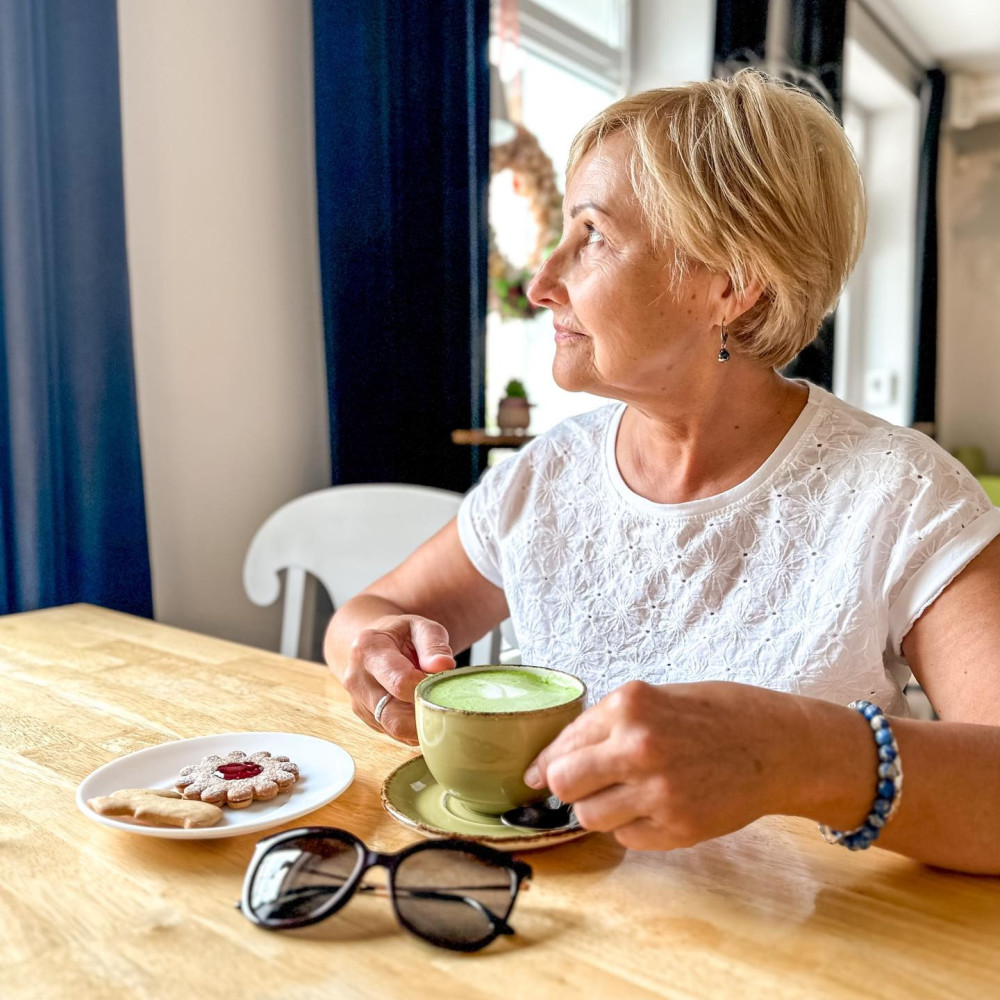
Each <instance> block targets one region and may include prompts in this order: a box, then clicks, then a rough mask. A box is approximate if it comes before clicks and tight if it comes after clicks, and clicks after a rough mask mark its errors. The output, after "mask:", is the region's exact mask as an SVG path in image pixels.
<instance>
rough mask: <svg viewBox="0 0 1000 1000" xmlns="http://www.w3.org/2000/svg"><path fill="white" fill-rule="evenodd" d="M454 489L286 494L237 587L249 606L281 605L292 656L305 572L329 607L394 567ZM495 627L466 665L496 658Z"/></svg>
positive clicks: (437, 518)
mask: <svg viewBox="0 0 1000 1000" xmlns="http://www.w3.org/2000/svg"><path fill="white" fill-rule="evenodd" d="M461 502H462V494H461V493H452V492H451V491H449V490H438V489H431V488H430V487H427V486H408V485H401V484H395V483H374V484H365V485H357V486H332V487H330V488H329V489H325V490H317V491H316V492H315V493H308V494H306V495H305V496H301V497H298V498H297V499H295V500H290V501H289V502H288V503H286V504H285V505H284V506H282V507H279V508H278V510H276V511H275V512H274V513H273V514H272V515H271V516H270V517H269V518H268V519H267V520H266V521H265V522H264V523H263V524H262V525H261V527H260V528H259V529H258V530H257V533H256V534H255V535H254V538H253V541H252V542H251V543H250V548H249V549H248V550H247V555H246V560H245V561H244V563H243V586H244V588H245V590H246V592H247V596H248V597H249V598H250V600H251V601H253V602H254V603H255V604H259V605H261V606H266V605H269V604H273V603H274V602H275V601H276V600H277V599H278V597H279V595H280V594H281V577H280V575H279V574H280V572H281V570H285V604H284V609H283V612H282V619H281V647H280V650H281V652H282V653H283V654H284V655H285V656H298V654H299V642H300V634H301V630H302V611H303V601H304V596H305V585H306V574H307V573H308V574H310V575H311V576H314V577H315V578H316V579H317V580H319V582H320V583H321V584H322V585H323V586H324V587H325V588H326V591H327V593H328V594H329V595H330V600H331V601H332V603H333V607H334V610H336V609H337V608H339V607H340V606H341V605H342V604H344V602H345V601H347V600H349V599H350V598H351V597H354V596H355V594H358V593H360V592H361V591H362V590H364V588H365V587H367V586H368V585H369V584H370V583H373V582H374V581H375V580H377V579H378V578H379V577H380V576H382V575H384V574H385V573H387V572H389V570H390V569H392V568H393V567H394V566H398V565H399V564H400V563H401V562H402V561H403V560H404V559H405V558H406V557H407V556H408V555H410V553H411V552H413V551H414V550H415V549H417V548H418V547H419V546H420V545H421V544H422V543H423V542H425V541H427V539H428V538H430V537H431V535H433V534H434V533H435V532H437V531H438V530H439V529H440V528H443V527H444V526H445V525H446V524H447V523H448V521H450V520H451V519H452V518H453V517H454V516H455V515H456V514H457V513H458V507H459V504H460V503H461ZM500 646H501V633H500V629H499V628H496V629H494V630H493V631H492V632H490V633H489V634H488V635H486V636H484V637H483V638H482V639H480V640H478V641H477V642H476V643H474V644H473V647H472V654H471V655H472V661H471V662H472V663H499V662H500V658H499V657H500Z"/></svg>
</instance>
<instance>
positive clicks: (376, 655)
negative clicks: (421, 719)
mask: <svg viewBox="0 0 1000 1000" xmlns="http://www.w3.org/2000/svg"><path fill="white" fill-rule="evenodd" d="M454 666H455V657H454V655H453V654H452V651H451V646H450V645H449V639H448V631H447V629H445V627H444V626H443V625H440V624H439V623H438V622H435V621H431V619H430V618H422V617H421V616H420V615H387V616H386V617H384V618H379V619H376V620H375V621H374V622H372V623H371V625H369V626H368V628H365V629H362V630H361V631H360V632H359V633H358V635H357V637H356V638H355V639H354V642H353V643H352V644H351V652H350V657H349V659H348V663H347V669H346V670H345V671H344V675H343V682H344V688H345V689H346V690H347V693H348V694H349V695H350V696H351V707H352V708H353V709H354V713H355V715H357V716H359V717H360V718H361V719H362V720H364V722H365V723H366V724H367V725H368V726H370V727H371V728H372V729H375V730H378V731H379V732H383V731H384V732H386V733H388V734H389V735H390V736H391V737H392V738H393V739H394V740H398V741H399V742H400V743H408V744H410V745H416V742H417V725H416V720H415V719H414V714H413V691H414V688H416V686H417V685H418V684H419V683H420V682H421V681H422V680H423V679H424V677H426V676H427V674H433V673H439V672H440V671H442V670H451V669H452V668H453V667H454ZM387 694H388V695H391V697H390V699H389V701H388V702H387V703H386V706H385V708H384V709H383V710H382V713H381V716H380V722H376V721H375V708H376V706H377V705H378V703H379V701H380V700H381V699H382V698H383V696H385V695H387Z"/></svg>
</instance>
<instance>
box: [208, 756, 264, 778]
mask: <svg viewBox="0 0 1000 1000" xmlns="http://www.w3.org/2000/svg"><path fill="white" fill-rule="evenodd" d="M263 770H264V768H262V767H261V766H260V764H255V763H254V762H253V761H252V760H245V761H243V762H242V763H240V764H220V765H219V766H218V767H217V768H216V769H215V773H216V774H217V775H218V776H219V777H220V778H224V779H225V780H226V781H239V780H240V778H253V777H256V776H257V775H258V774H260V772H261V771H263Z"/></svg>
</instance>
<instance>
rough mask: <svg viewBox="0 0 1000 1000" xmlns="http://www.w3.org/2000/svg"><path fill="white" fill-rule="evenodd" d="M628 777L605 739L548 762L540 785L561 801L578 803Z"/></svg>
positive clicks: (618, 755) (619, 757) (618, 757)
mask: <svg viewBox="0 0 1000 1000" xmlns="http://www.w3.org/2000/svg"><path fill="white" fill-rule="evenodd" d="M542 752H543V753H545V751H542ZM628 777H629V776H628V774H627V769H626V768H625V767H624V766H623V761H622V760H621V756H620V754H619V753H617V752H616V751H615V750H613V749H612V747H611V745H610V744H609V743H608V742H606V741H605V742H601V743H598V744H590V745H588V746H585V747H581V748H580V749H579V750H573V751H572V752H570V753H566V754H562V755H560V756H558V757H556V758H554V759H553V760H551V761H549V763H548V764H547V765H546V767H545V778H546V780H545V782H544V784H545V785H547V786H548V787H549V789H550V790H551V791H552V792H553V793H554V794H555V795H558V796H559V798H561V799H562V800H563V802H579V801H580V800H582V799H585V798H587V796H589V795H596V794H597V793H598V792H601V791H602V790H604V789H606V788H609V787H611V786H614V785H618V784H619V783H620V782H622V781H625V780H627V779H628Z"/></svg>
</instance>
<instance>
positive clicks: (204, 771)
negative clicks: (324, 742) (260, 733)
mask: <svg viewBox="0 0 1000 1000" xmlns="http://www.w3.org/2000/svg"><path fill="white" fill-rule="evenodd" d="M298 776H299V768H298V765H297V764H293V763H292V762H291V761H290V760H289V759H288V758H287V757H272V756H271V755H270V754H269V753H268V752H267V751H266V750H260V751H258V752H257V753H252V754H250V755H249V756H247V754H245V753H244V752H243V751H242V750H234V751H233V752H232V753H228V754H226V756H225V757H219V756H218V755H217V754H208V756H206V757H202V758H201V762H200V763H199V764H188V766H187V767H182V768H181V776H180V777H179V778H178V779H177V781H175V782H174V787H175V788H176V789H177V790H178V791H179V792H180V793H181V795H183V796H184V798H186V799H201V800H202V801H203V802H217V803H218V804H219V805H228V806H229V807H230V808H231V809H243V808H245V807H246V806H248V805H250V803H251V802H253V801H254V799H265V800H266V799H273V798H274V797H275V795H277V794H278V792H280V791H284V790H285V789H286V788H291V786H292V785H293V784H294V783H295V780H296V779H297V778H298Z"/></svg>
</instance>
